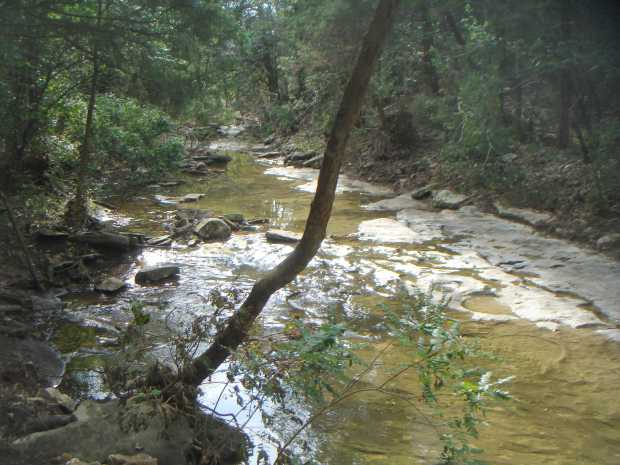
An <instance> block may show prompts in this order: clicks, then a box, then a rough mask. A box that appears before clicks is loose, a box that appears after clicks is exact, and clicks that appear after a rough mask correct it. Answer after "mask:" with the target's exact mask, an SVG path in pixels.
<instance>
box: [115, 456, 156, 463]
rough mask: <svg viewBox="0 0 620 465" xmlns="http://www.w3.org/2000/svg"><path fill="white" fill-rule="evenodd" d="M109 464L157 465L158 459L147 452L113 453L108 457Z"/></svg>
mask: <svg viewBox="0 0 620 465" xmlns="http://www.w3.org/2000/svg"><path fill="white" fill-rule="evenodd" d="M108 465H157V459H156V458H155V457H151V456H150V455H147V454H136V455H122V454H112V455H110V456H109V457H108Z"/></svg>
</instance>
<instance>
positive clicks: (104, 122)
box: [94, 94, 183, 181]
mask: <svg viewBox="0 0 620 465" xmlns="http://www.w3.org/2000/svg"><path fill="white" fill-rule="evenodd" d="M172 130H173V124H172V122H171V120H170V118H169V117H168V116H167V115H166V114H165V113H163V112H161V111H160V110H158V109H156V108H154V107H149V106H146V105H140V104H139V103H137V102H136V101H135V100H132V99H127V98H121V97H117V96H115V95H112V94H108V95H103V96H100V97H99V98H98V100H97V110H96V113H95V130H94V140H95V147H96V150H97V152H99V153H100V154H101V156H100V157H99V159H100V160H101V161H103V162H106V161H107V160H112V161H114V162H119V163H122V164H125V165H126V166H127V167H128V168H129V169H130V170H131V172H132V173H139V174H140V177H141V179H143V180H144V181H148V179H149V178H154V177H156V176H157V175H158V174H160V173H162V172H163V171H165V170H166V169H169V168H172V167H173V166H174V165H175V164H176V163H177V162H178V161H179V160H180V159H181V157H182V155H183V143H182V140H181V139H180V138H177V137H166V134H167V133H169V132H170V131H172Z"/></svg>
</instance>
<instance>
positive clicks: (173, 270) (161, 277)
mask: <svg viewBox="0 0 620 465" xmlns="http://www.w3.org/2000/svg"><path fill="white" fill-rule="evenodd" d="M179 273H181V268H180V267H179V266H178V265H174V264H164V265H156V266H147V267H146V268H143V269H141V270H140V271H138V273H137V274H136V278H135V279H136V283H138V284H146V283H159V282H161V281H165V280H167V279H171V278H175V277H177V276H178V275H179Z"/></svg>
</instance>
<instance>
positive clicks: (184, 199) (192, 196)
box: [179, 194, 205, 203]
mask: <svg viewBox="0 0 620 465" xmlns="http://www.w3.org/2000/svg"><path fill="white" fill-rule="evenodd" d="M204 196H205V194H186V195H184V196H183V197H181V198H180V199H179V202H181V203H188V202H198V201H199V200H200V199H202V198H203V197H204Z"/></svg>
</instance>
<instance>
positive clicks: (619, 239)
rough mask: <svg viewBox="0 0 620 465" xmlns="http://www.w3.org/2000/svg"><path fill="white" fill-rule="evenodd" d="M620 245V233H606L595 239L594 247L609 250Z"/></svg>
mask: <svg viewBox="0 0 620 465" xmlns="http://www.w3.org/2000/svg"><path fill="white" fill-rule="evenodd" d="M615 247H620V233H611V234H606V235H604V236H602V237H601V238H599V240H598V241H596V248H597V249H599V250H609V249H613V248H615Z"/></svg>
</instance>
